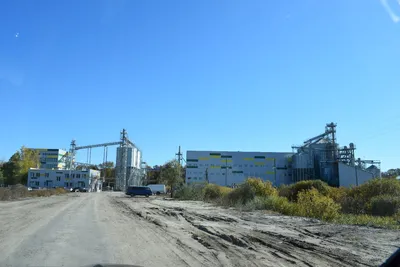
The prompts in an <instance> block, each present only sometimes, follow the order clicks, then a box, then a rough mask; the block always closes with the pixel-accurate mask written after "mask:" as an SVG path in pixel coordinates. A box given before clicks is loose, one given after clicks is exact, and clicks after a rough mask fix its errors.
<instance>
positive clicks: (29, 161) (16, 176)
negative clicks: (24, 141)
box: [0, 146, 40, 186]
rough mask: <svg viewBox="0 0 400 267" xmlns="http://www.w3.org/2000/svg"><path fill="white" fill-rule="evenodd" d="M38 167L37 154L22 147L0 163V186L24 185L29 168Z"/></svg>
mask: <svg viewBox="0 0 400 267" xmlns="http://www.w3.org/2000/svg"><path fill="white" fill-rule="evenodd" d="M39 166H40V161H39V152H38V151H35V150H32V149H29V148H26V147H24V146H22V147H21V149H19V150H18V151H16V152H15V153H14V154H13V155H12V156H11V157H10V159H9V160H8V161H6V162H0V186H5V185H15V184H26V183H27V181H28V171H29V168H38V167H39Z"/></svg>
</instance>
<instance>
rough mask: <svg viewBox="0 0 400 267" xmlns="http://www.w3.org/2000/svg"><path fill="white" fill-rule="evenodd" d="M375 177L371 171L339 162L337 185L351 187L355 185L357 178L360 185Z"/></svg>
mask: <svg viewBox="0 0 400 267" xmlns="http://www.w3.org/2000/svg"><path fill="white" fill-rule="evenodd" d="M356 173H357V176H356ZM375 177H376V176H375V175H374V174H373V173H370V172H367V171H364V170H362V169H359V168H355V167H353V166H349V165H346V164H344V163H341V162H339V186H344V187H351V186H352V185H357V180H358V185H361V184H363V183H365V182H367V181H368V180H371V179H373V178H375Z"/></svg>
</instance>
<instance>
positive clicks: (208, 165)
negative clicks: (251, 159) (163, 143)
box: [188, 164, 265, 168]
mask: <svg viewBox="0 0 400 267" xmlns="http://www.w3.org/2000/svg"><path fill="white" fill-rule="evenodd" d="M197 166H199V167H226V166H228V168H232V166H233V167H251V168H252V167H265V164H257V165H254V164H233V165H231V164H198V165H192V164H188V168H190V167H197Z"/></svg>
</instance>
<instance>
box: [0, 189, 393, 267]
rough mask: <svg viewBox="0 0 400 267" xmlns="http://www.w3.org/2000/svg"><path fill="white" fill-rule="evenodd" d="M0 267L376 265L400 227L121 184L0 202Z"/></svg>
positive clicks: (389, 250) (384, 254) (390, 248)
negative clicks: (138, 193)
mask: <svg viewBox="0 0 400 267" xmlns="http://www.w3.org/2000/svg"><path fill="white" fill-rule="evenodd" d="M0 225H1V227H0V266H67V267H69V266H71V267H72V266H84V265H90V264H93V265H94V264H95V263H124V264H135V265H140V266H146V267H147V266H178V267H179V266H377V265H379V264H380V263H381V262H382V260H383V259H384V258H386V257H388V256H389V255H390V254H391V253H392V252H393V251H394V250H395V249H396V248H397V247H399V245H400V232H399V231H390V230H383V229H373V228H366V227H354V226H337V225H330V224H324V223H321V222H319V221H317V220H310V219H304V218H294V217H287V216H280V215H275V214H267V213H263V212H244V213H241V212H238V211H236V210H233V209H222V208H219V207H214V206H212V205H209V204H204V203H200V202H178V201H170V200H163V199H161V198H155V197H150V198H140V197H138V198H126V197H125V196H123V195H122V194H121V193H104V192H103V193H71V194H68V195H65V196H54V197H49V198H36V199H28V200H22V201H15V202H0Z"/></svg>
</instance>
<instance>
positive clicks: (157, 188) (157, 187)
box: [147, 184, 167, 195]
mask: <svg viewBox="0 0 400 267" xmlns="http://www.w3.org/2000/svg"><path fill="white" fill-rule="evenodd" d="M147 187H149V188H150V189H151V191H152V192H153V194H155V195H160V194H166V193H167V189H166V188H165V184H149V185H147Z"/></svg>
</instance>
